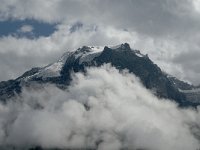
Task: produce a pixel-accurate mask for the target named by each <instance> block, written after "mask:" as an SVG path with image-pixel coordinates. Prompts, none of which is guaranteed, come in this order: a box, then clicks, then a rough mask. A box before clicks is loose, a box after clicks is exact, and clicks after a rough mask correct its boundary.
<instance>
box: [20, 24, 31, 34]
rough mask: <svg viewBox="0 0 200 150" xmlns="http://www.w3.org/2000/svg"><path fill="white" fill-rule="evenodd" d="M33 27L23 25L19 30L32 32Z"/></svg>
mask: <svg viewBox="0 0 200 150" xmlns="http://www.w3.org/2000/svg"><path fill="white" fill-rule="evenodd" d="M33 29H34V28H33V26H31V25H23V26H22V27H21V28H20V29H19V30H18V31H19V32H22V33H27V32H32V31H33Z"/></svg>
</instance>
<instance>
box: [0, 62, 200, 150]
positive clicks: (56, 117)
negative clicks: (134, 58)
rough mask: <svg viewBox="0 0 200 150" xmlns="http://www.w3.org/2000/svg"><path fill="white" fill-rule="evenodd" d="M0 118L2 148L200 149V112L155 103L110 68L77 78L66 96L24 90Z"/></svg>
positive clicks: (128, 78) (138, 86) (50, 91)
mask: <svg viewBox="0 0 200 150" xmlns="http://www.w3.org/2000/svg"><path fill="white" fill-rule="evenodd" d="M55 93H56V94H55ZM16 102H20V103H16ZM86 105H87V107H88V108H89V110H87V109H86V108H85V106H86ZM36 106H40V107H39V109H34V108H36ZM40 108H41V109H40ZM0 112H1V120H0V127H1V128H0V133H1V134H0V139H1V140H0V141H1V144H8V145H10V144H11V145H16V146H22V147H23V146H34V145H41V146H43V147H49V148H51V147H58V148H65V147H68V148H69V147H70V148H84V147H94V146H95V144H96V143H98V142H99V146H98V149H99V150H107V149H113V150H117V149H120V148H122V147H125V148H129V149H139V148H144V149H155V150H169V149H170V150H188V149H190V150H196V149H198V148H199V146H200V145H199V141H198V139H197V138H196V136H195V135H194V134H193V132H194V131H195V134H198V132H199V129H198V126H199V123H200V118H199V111H198V110H197V111H194V110H192V109H180V108H177V105H176V104H175V103H173V102H171V101H169V100H165V99H158V98H156V97H155V96H154V95H153V94H151V93H150V92H149V91H148V90H147V89H145V88H144V87H143V86H142V84H141V83H140V82H139V80H138V78H136V77H135V76H134V75H132V74H129V73H127V72H126V71H123V72H121V73H119V71H118V70H117V69H115V68H112V67H110V66H109V65H105V66H103V67H101V68H90V69H88V70H87V74H86V75H83V74H81V73H77V74H75V75H73V82H72V85H71V86H70V87H69V88H68V89H67V90H66V91H62V90H59V89H57V88H56V87H53V86H46V87H44V89H43V90H41V89H36V90H30V89H29V90H25V91H23V93H22V97H20V98H19V99H17V100H16V101H15V102H11V103H10V104H8V105H7V106H5V105H4V106H3V105H0ZM5 131H6V135H5ZM4 135H5V136H4Z"/></svg>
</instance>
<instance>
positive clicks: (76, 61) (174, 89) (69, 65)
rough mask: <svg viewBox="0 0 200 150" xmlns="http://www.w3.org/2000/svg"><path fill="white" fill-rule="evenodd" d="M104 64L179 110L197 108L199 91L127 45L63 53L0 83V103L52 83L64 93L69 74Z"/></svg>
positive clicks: (90, 47)
mask: <svg viewBox="0 0 200 150" xmlns="http://www.w3.org/2000/svg"><path fill="white" fill-rule="evenodd" d="M105 63H110V64H111V65H112V66H115V67H116V68H117V69H119V70H123V69H127V70H128V71H129V72H131V73H134V74H135V75H136V76H138V77H139V78H140V80H141V82H142V83H143V84H144V86H145V87H146V88H147V89H150V90H151V91H152V92H153V93H154V94H155V95H156V96H158V97H161V98H168V99H170V100H172V101H176V102H177V103H178V104H179V106H181V107H187V106H194V107H195V106H197V105H199V104H200V100H199V98H200V88H198V87H196V86H193V85H190V84H188V83H186V82H183V81H180V80H178V79H177V78H175V77H173V76H170V75H168V74H166V73H164V72H163V71H162V70H161V69H160V68H159V67H158V66H157V65H156V64H154V63H153V62H152V61H151V60H150V59H149V57H148V55H143V54H141V53H140V51H139V50H134V49H131V48H130V46H129V44H127V43H124V44H120V45H117V46H113V47H108V46H105V47H94V46H83V47H81V48H79V49H77V50H76V51H72V52H66V53H65V54H64V55H63V56H62V57H61V58H60V59H59V60H58V61H56V62H55V63H52V64H50V65H47V66H45V67H41V68H32V69H31V70H29V71H27V72H25V73H24V74H23V75H22V76H20V77H18V78H17V79H14V80H9V81H3V82H0V100H1V101H3V102H6V101H7V100H8V99H10V98H12V97H14V96H15V95H17V94H20V93H21V91H22V88H23V87H32V86H34V85H37V88H38V85H41V84H46V83H51V84H55V85H56V86H58V87H59V88H61V89H65V88H66V87H67V86H68V85H69V84H70V81H71V76H70V75H71V73H72V72H85V71H86V68H87V67H94V66H95V67H98V66H101V65H103V64H105Z"/></svg>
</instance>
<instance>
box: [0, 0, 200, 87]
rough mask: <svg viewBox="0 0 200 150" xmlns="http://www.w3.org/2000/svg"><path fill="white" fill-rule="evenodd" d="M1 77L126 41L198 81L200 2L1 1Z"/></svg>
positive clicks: (174, 72) (165, 66) (179, 74)
mask: <svg viewBox="0 0 200 150" xmlns="http://www.w3.org/2000/svg"><path fill="white" fill-rule="evenodd" d="M0 2H1V5H0V70H1V72H0V81H2V80H8V79H11V78H16V77H17V76H19V75H21V74H22V73H23V72H24V71H26V70H29V69H30V68H31V67H36V66H44V65H46V64H48V63H51V62H53V61H55V60H56V59H58V57H59V56H61V55H62V53H64V52H65V51H69V50H74V49H77V48H78V47H80V46H83V45H102V46H105V45H115V44H116V45H117V44H120V43H124V42H128V43H129V44H130V45H131V47H132V48H133V49H139V50H140V51H141V52H142V53H145V54H146V53H148V55H149V57H150V58H151V59H152V60H153V61H154V62H155V63H157V64H158V65H159V66H160V67H161V69H162V70H163V71H165V72H167V73H169V74H172V75H174V76H176V77H177V78H179V79H182V80H186V81H189V82H191V83H193V84H200V78H199V76H200V67H199V65H200V59H199V57H200V19H199V18H200V0H162V1H161V0H123V1H122V0H48V1H41V0H9V1H8V0H1V1H0Z"/></svg>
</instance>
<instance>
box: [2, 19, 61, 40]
mask: <svg viewBox="0 0 200 150" xmlns="http://www.w3.org/2000/svg"><path fill="white" fill-rule="evenodd" d="M56 25H57V24H49V23H44V22H39V21H37V20H6V21H0V37H3V36H8V35H13V36H17V37H28V38H38V37H40V36H45V37H47V36H50V35H51V34H52V33H54V32H55V30H56Z"/></svg>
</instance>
